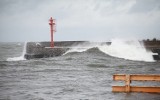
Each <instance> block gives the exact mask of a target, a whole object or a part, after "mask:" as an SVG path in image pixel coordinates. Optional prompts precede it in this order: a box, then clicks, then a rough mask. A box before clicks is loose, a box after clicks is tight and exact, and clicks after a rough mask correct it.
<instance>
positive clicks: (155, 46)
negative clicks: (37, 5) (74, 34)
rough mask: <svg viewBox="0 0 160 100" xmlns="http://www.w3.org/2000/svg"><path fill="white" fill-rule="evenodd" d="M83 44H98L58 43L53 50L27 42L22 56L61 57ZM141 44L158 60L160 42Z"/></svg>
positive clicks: (48, 43)
mask: <svg viewBox="0 0 160 100" xmlns="http://www.w3.org/2000/svg"><path fill="white" fill-rule="evenodd" d="M83 43H85V45H87V44H88V45H89V44H92V43H98V42H92V43H91V42H88V41H59V42H55V43H54V44H55V46H54V48H51V47H50V42H28V43H27V46H26V54H25V55H24V56H25V58H26V59H33V58H47V57H55V56H61V55H63V54H64V53H66V51H68V50H69V49H71V48H73V47H75V46H77V45H80V44H83ZM103 43H105V44H107V45H110V44H111V42H103ZM143 44H144V46H145V48H146V49H147V50H149V51H152V52H153V53H155V54H154V55H153V58H154V59H155V60H160V41H156V42H155V41H154V42H153V41H143Z"/></svg>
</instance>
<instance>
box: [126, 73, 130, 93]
mask: <svg viewBox="0 0 160 100" xmlns="http://www.w3.org/2000/svg"><path fill="white" fill-rule="evenodd" d="M130 82H131V81H130V75H126V80H125V83H126V86H125V87H126V89H125V90H126V92H130Z"/></svg>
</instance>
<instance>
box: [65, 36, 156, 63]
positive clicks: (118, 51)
mask: <svg viewBox="0 0 160 100" xmlns="http://www.w3.org/2000/svg"><path fill="white" fill-rule="evenodd" d="M111 42H112V43H111V45H107V44H104V43H97V44H92V43H90V44H85V43H84V44H82V45H78V46H76V47H75V48H72V49H71V50H69V51H68V52H66V53H70V52H84V51H86V50H88V49H90V48H94V47H97V48H98V49H99V50H100V51H102V52H104V53H106V54H108V55H110V56H113V57H117V58H124V59H128V60H135V61H146V62H153V61H154V59H153V57H152V55H153V53H152V52H149V51H146V49H145V48H144V46H143V45H142V44H140V43H139V42H138V41H135V40H133V41H130V42H127V41H125V40H120V39H113V40H112V41H111ZM66 53H65V54H66Z"/></svg>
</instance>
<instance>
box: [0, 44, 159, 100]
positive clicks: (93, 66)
mask: <svg viewBox="0 0 160 100" xmlns="http://www.w3.org/2000/svg"><path fill="white" fill-rule="evenodd" d="M23 45H24V43H0V99H1V100H160V94H152V93H113V92H112V86H113V85H124V82H114V81H113V79H112V75H113V74H160V62H159V61H155V62H146V61H135V60H134V61H133V60H126V59H124V58H117V57H113V56H110V55H108V54H106V53H104V52H101V51H100V50H99V48H90V49H88V50H85V51H82V52H76V51H74V50H72V52H68V53H67V54H65V55H63V56H59V57H52V58H41V59H32V60H16V61H8V60H7V59H8V58H14V57H20V56H21V54H22V52H23ZM132 84H134V85H141V86H145V85H146V86H150V85H151V86H160V82H140V83H138V82H133V83H132Z"/></svg>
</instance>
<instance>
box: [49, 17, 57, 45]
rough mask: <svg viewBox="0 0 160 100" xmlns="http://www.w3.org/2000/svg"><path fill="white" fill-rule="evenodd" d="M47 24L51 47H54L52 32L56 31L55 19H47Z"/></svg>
mask: <svg viewBox="0 0 160 100" xmlns="http://www.w3.org/2000/svg"><path fill="white" fill-rule="evenodd" d="M49 25H50V31H51V44H50V46H51V48H53V47H54V41H53V34H54V32H56V29H55V25H56V23H55V19H53V18H52V17H51V18H50V19H49Z"/></svg>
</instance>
